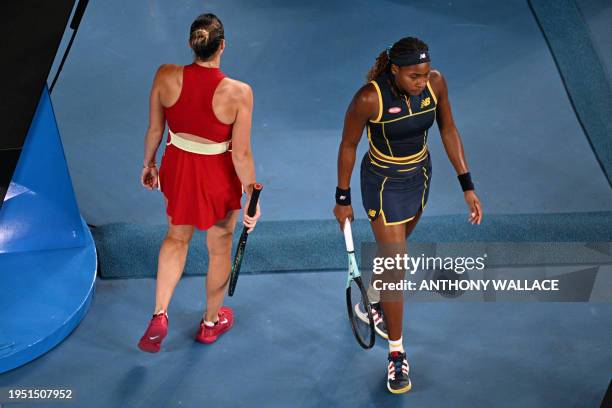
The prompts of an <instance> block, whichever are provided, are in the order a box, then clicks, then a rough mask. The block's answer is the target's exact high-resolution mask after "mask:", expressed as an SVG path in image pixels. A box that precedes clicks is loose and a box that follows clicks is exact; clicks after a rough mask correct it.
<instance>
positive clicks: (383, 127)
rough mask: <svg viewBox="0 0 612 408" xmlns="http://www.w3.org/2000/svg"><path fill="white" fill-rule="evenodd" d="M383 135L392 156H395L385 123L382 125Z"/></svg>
mask: <svg viewBox="0 0 612 408" xmlns="http://www.w3.org/2000/svg"><path fill="white" fill-rule="evenodd" d="M382 135H383V137H384V138H385V141H386V142H387V147H388V148H389V154H390V155H391V157H395V156H393V150H391V144H389V139H387V135H386V134H385V124H384V123H383V125H382Z"/></svg>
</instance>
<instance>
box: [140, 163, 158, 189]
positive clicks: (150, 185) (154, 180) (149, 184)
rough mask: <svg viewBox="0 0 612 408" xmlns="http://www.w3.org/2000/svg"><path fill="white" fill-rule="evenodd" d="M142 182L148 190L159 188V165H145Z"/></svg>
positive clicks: (141, 174) (141, 177)
mask: <svg viewBox="0 0 612 408" xmlns="http://www.w3.org/2000/svg"><path fill="white" fill-rule="evenodd" d="M140 184H142V186H143V187H145V188H146V189H147V190H152V189H154V188H158V186H159V174H158V171H157V167H155V166H154V167H144V168H143V169H142V173H140Z"/></svg>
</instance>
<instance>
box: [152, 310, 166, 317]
mask: <svg viewBox="0 0 612 408" xmlns="http://www.w3.org/2000/svg"><path fill="white" fill-rule="evenodd" d="M162 313H163V314H168V313H166V311H165V310H164V309H162V310H160V311H159V312H157V313H155V316H157V315H160V314H162Z"/></svg>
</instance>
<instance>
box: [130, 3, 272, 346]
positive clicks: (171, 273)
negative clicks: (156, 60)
mask: <svg viewBox="0 0 612 408" xmlns="http://www.w3.org/2000/svg"><path fill="white" fill-rule="evenodd" d="M189 45H190V46H191V49H192V50H193V52H194V54H195V60H194V62H193V63H192V64H191V65H187V66H178V65H170V64H166V65H162V66H161V67H160V68H159V70H158V71H157V74H156V76H155V79H154V81H153V87H152V90H151V99H150V122H149V128H148V130H147V134H146V138H145V154H144V166H143V170H142V175H141V183H142V185H143V186H145V187H146V188H148V189H154V188H158V189H160V190H161V191H162V193H163V194H164V197H165V200H166V213H167V216H168V233H167V235H166V237H165V239H164V241H163V243H162V246H161V249H160V251H159V263H158V270H157V287H156V294H155V312H154V314H153V318H152V319H151V322H150V323H149V326H148V328H147V330H146V332H145V334H144V335H143V336H142V338H141V339H140V341H139V343H138V347H140V349H142V350H144V351H148V352H157V351H159V350H160V347H161V343H162V340H163V339H164V337H166V335H167V332H168V305H169V303H170V299H171V297H172V293H173V291H174V288H175V287H176V285H177V283H178V281H179V279H180V277H181V275H182V273H183V268H184V266H185V259H186V257H187V249H188V246H189V242H190V240H191V237H192V236H193V233H194V229H195V228H198V229H201V230H206V231H207V233H206V244H207V247H208V258H209V264H208V274H207V276H206V310H205V312H204V316H203V317H202V320H201V322H200V327H199V330H198V332H197V335H196V340H197V341H199V342H201V343H213V342H214V341H215V340H216V339H217V338H218V336H219V335H221V334H222V333H225V332H226V331H228V330H229V329H230V328H231V327H232V324H233V313H232V310H231V309H230V308H229V307H226V306H222V304H223V297H224V295H225V288H226V285H227V282H228V277H229V272H230V262H231V247H232V234H233V231H234V227H235V225H236V219H237V218H238V215H239V211H240V207H241V203H240V201H241V197H242V194H243V191H244V192H246V203H247V205H248V202H249V200H250V195H251V191H252V186H253V184H254V183H255V168H254V164H253V156H252V153H251V145H250V131H251V116H252V110H253V93H252V91H251V88H250V87H249V85H247V84H245V83H242V82H239V81H236V80H233V79H230V78H228V77H226V76H225V75H224V74H223V72H221V70H220V69H219V66H220V63H221V55H222V54H223V50H224V48H225V40H224V31H223V24H222V23H221V21H220V20H219V19H218V18H217V17H216V16H215V15H213V14H203V15H201V16H199V17H198V18H197V19H196V20H195V21H194V22H193V24H192V25H191V30H190V38H189ZM166 122H167V123H168V130H169V131H168V140H167V144H166V149H165V152H164V155H163V158H162V162H161V166H160V168H159V170H158V168H157V165H156V163H155V155H156V152H157V148H158V147H159V145H160V142H161V140H162V135H163V132H164V129H165V123H166ZM259 216H260V210H259V206H257V213H256V215H255V216H254V217H249V216H248V215H246V214H244V216H243V217H244V218H243V223H244V225H245V226H247V227H248V228H249V229H250V230H252V229H253V228H254V227H255V224H256V223H257V220H258V218H259Z"/></svg>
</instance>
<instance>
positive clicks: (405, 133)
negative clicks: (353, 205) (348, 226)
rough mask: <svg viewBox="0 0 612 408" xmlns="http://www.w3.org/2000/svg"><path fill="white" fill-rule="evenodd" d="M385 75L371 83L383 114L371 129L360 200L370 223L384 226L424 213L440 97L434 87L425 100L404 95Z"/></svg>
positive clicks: (405, 220) (372, 122) (372, 124)
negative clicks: (431, 132) (378, 221)
mask: <svg viewBox="0 0 612 408" xmlns="http://www.w3.org/2000/svg"><path fill="white" fill-rule="evenodd" d="M391 81H393V76H392V74H391V73H386V74H383V75H381V76H379V77H378V78H376V79H375V80H373V81H371V83H372V84H373V85H374V87H375V88H376V92H377V93H378V105H379V112H378V116H377V117H376V119H375V120H370V121H369V122H368V124H367V131H368V140H369V143H370V149H369V150H368V152H367V153H366V154H365V156H364V157H363V160H362V161H361V197H362V201H363V206H364V208H365V210H366V213H367V214H368V218H369V219H370V221H374V220H376V219H377V218H378V217H379V216H381V217H383V221H384V223H385V225H396V224H402V223H406V222H408V221H410V220H412V219H413V218H414V217H415V216H416V215H417V213H418V212H419V210H422V209H424V208H425V205H426V204H427V198H428V196H429V187H430V184H431V158H430V157H429V150H428V148H427V132H428V131H429V128H431V126H432V125H433V123H434V121H435V119H436V106H437V100H436V96H435V94H434V92H433V90H432V88H431V85H430V84H429V82H428V83H427V87H426V88H425V89H424V90H423V92H422V93H421V94H420V95H417V96H409V95H400V94H398V93H397V92H396V91H395V92H394V90H393V88H392V82H391Z"/></svg>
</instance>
